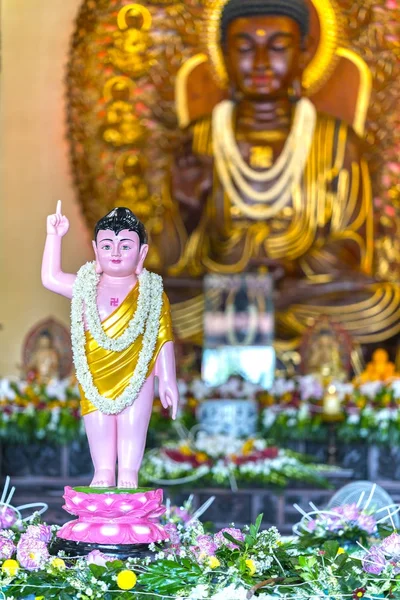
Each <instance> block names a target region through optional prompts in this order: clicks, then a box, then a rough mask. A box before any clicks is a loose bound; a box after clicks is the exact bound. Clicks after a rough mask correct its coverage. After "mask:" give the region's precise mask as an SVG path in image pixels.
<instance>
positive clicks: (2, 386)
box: [0, 379, 16, 400]
mask: <svg viewBox="0 0 400 600" xmlns="http://www.w3.org/2000/svg"><path fill="white" fill-rule="evenodd" d="M15 397H16V393H15V392H14V390H13V389H12V388H11V385H10V380H9V379H0V400H15Z"/></svg>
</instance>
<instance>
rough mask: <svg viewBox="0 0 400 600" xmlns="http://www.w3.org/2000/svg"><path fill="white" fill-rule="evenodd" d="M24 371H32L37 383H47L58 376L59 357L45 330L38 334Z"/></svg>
mask: <svg viewBox="0 0 400 600" xmlns="http://www.w3.org/2000/svg"><path fill="white" fill-rule="evenodd" d="M26 371H27V372H28V373H29V372H33V373H34V374H35V378H36V380H37V381H38V382H39V383H49V382H50V381H51V380H53V379H58V378H59V376H60V358H59V356H58V352H57V350H56V349H55V348H54V346H53V342H52V338H51V335H50V334H49V333H48V332H47V331H42V333H41V334H40V335H39V337H38V339H37V342H36V344H35V348H34V350H33V353H32V356H31V358H30V360H29V364H28V366H27V368H26Z"/></svg>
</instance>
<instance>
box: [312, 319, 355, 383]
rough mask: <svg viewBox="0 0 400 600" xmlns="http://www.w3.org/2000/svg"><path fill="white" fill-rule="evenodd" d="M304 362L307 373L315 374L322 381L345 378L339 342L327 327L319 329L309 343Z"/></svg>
mask: <svg viewBox="0 0 400 600" xmlns="http://www.w3.org/2000/svg"><path fill="white" fill-rule="evenodd" d="M306 363H307V374H310V375H315V376H316V377H318V378H319V379H321V381H322V382H324V383H325V382H328V381H332V380H335V381H344V380H345V379H346V371H345V368H344V365H343V360H342V357H341V353H340V347H339V343H338V341H337V339H336V338H335V336H334V335H333V334H332V332H331V331H329V330H328V329H326V330H321V331H320V332H319V335H318V336H317V337H316V339H315V340H314V341H313V344H310V347H309V356H308V357H307V360H306Z"/></svg>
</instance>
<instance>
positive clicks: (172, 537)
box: [164, 523, 181, 546]
mask: <svg viewBox="0 0 400 600" xmlns="http://www.w3.org/2000/svg"><path fill="white" fill-rule="evenodd" d="M164 530H165V531H166V533H167V535H168V539H169V541H170V542H171V544H172V545H173V546H178V545H179V543H180V541H181V538H180V536H179V532H178V529H177V527H176V525H175V523H167V524H166V525H164Z"/></svg>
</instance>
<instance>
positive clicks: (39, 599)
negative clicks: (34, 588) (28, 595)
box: [35, 596, 44, 600]
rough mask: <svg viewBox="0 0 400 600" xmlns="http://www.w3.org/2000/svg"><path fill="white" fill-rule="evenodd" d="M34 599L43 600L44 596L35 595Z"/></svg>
mask: <svg viewBox="0 0 400 600" xmlns="http://www.w3.org/2000/svg"><path fill="white" fill-rule="evenodd" d="M35 600H44V596H35Z"/></svg>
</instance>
